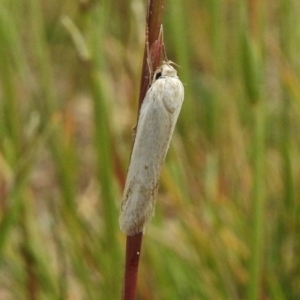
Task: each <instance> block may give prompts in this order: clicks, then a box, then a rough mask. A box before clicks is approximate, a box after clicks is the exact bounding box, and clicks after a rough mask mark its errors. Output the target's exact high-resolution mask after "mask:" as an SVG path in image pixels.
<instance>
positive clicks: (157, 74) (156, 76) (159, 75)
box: [155, 72, 161, 80]
mask: <svg viewBox="0 0 300 300" xmlns="http://www.w3.org/2000/svg"><path fill="white" fill-rule="evenodd" d="M160 77H161V72H157V73H156V75H155V80H157V79H158V78H160Z"/></svg>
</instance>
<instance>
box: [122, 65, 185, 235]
mask: <svg viewBox="0 0 300 300" xmlns="http://www.w3.org/2000/svg"><path fill="white" fill-rule="evenodd" d="M183 99H184V88H183V85H182V83H181V81H180V80H179V78H178V76H177V71H176V70H175V69H174V68H173V67H172V66H171V64H170V63H169V62H164V63H163V64H162V65H161V66H160V67H159V68H158V69H157V70H156V71H155V73H154V75H153V80H152V84H151V86H150V88H149V90H148V91H147V93H146V96H145V99H144V101H143V103H142V106H141V109H140V114H139V118H138V124H137V128H136V135H135V142H134V146H133V149H132V153H131V158H130V164H129V168H128V173H127V178H126V183H125V189H124V193H123V201H122V205H121V213H120V217H119V223H120V228H121V230H122V231H124V232H125V233H126V234H127V235H134V234H136V233H139V232H144V230H145V225H146V224H147V223H148V222H149V221H150V219H151V218H152V217H153V215H154V208H155V202H156V196H157V192H158V187H159V178H160V173H161V169H162V166H163V163H164V160H165V157H166V154H167V151H168V148H169V144H170V141H171V137H172V135H173V131H174V127H175V124H176V122H177V119H178V115H179V113H180V110H181V106H182V103H183Z"/></svg>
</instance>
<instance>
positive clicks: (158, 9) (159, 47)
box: [122, 0, 165, 300]
mask: <svg viewBox="0 0 300 300" xmlns="http://www.w3.org/2000/svg"><path fill="white" fill-rule="evenodd" d="M164 4H165V0H148V5H147V18H146V40H145V50H144V59H143V67H142V74H141V85H140V95H139V106H138V113H137V116H139V111H140V108H141V105H142V102H143V100H144V98H145V95H146V93H147V90H148V88H149V83H150V75H151V74H150V70H149V62H150V64H151V68H152V70H151V71H153V70H156V68H157V67H158V66H159V64H160V63H161V61H162V58H163V36H162V31H161V28H162V19H163V11H164ZM160 33H161V34H160ZM148 50H149V51H148ZM149 52H150V53H149ZM142 237H143V233H142V232H140V233H138V234H136V235H134V236H127V240H126V263H125V274H124V281H123V290H122V300H134V299H135V294H136V285H137V275H138V267H139V259H140V255H141V245H142Z"/></svg>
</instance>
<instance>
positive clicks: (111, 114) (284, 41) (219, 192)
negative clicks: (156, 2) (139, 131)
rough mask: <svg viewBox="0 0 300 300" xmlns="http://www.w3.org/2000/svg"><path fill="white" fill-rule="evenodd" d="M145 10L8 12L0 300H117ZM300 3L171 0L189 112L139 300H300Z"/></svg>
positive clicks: (121, 5) (2, 93)
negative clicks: (123, 200) (122, 218)
mask: <svg viewBox="0 0 300 300" xmlns="http://www.w3.org/2000/svg"><path fill="white" fill-rule="evenodd" d="M145 2H146V1H142V0H132V1H129V0H125V1H124V0H123V1H121V0H117V1H109V0H103V1H97V0H94V1H92V0H91V2H89V0H86V1H85V0H81V1H80V0H78V1H75V0H73V1H71V0H64V1H61V0H52V1H47V0H27V1H20V0H1V1H0V205H1V222H0V263H1V265H0V266H1V267H0V298H1V299H4V300H8V299H18V300H19V299H20V300H22V299H33V300H35V299H39V300H40V299H62V300H64V299H70V300H71V299H72V300H73V299H74V300H77V299H80V300H81V299H120V293H121V286H122V277H123V269H124V251H125V235H124V234H123V233H122V232H120V230H119V226H118V214H119V207H120V203H121V198H122V189H123V185H124V180H125V177H126V170H127V166H128V162H129V157H130V151H131V146H132V127H133V126H134V125H135V123H136V115H137V98H138V93H139V84H140V74H141V66H142V57H143V51H144V39H145V36H144V32H145V15H146V3H145ZM299 15H300V2H299V1H298V0H275V1H274V0H265V1H256V0H248V1H247V0H223V1H220V0H201V1H200V0H187V1H179V0H173V1H166V7H165V18H164V35H165V44H166V49H167V53H168V58H169V59H170V60H172V61H174V62H176V63H177V64H179V65H180V68H178V74H179V77H180V78H181V80H182V82H183V83H184V86H185V102H184V107H183V110H182V113H181V115H180V117H179V121H178V124H177V127H176V130H175V133H174V136H173V139H172V142H171V147H170V149H169V153H168V155H167V159H166V163H165V166H164V169H163V172H162V178H161V184H160V190H159V195H158V200H157V205H156V215H155V217H154V219H153V220H152V222H151V223H150V224H149V225H148V226H147V230H146V234H145V236H144V241H143V247H142V255H141V262H140V270H139V278H138V295H137V299H143V300H148V299H149V300H150V299H159V300H161V299H172V300H176V299H181V300H182V299H188V300H195V299H203V300H206V299H207V300H219V299H220V300H221V299H222V300H223V299H230V300H240V299H249V300H251V299H253V300H254V299H261V300H269V299H275V300H282V299H288V300H294V299H300V255H299V253H300V234H299V233H300V200H299V196H300V155H299V154H300V78H299V67H300V55H299V53H300V21H299Z"/></svg>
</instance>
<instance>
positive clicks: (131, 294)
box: [122, 232, 143, 300]
mask: <svg viewBox="0 0 300 300" xmlns="http://www.w3.org/2000/svg"><path fill="white" fill-rule="evenodd" d="M142 238H143V233H142V232H140V233H138V234H136V235H133V236H127V240H126V262H125V276H124V285H123V292H122V299H124V300H133V299H134V298H135V293H136V283H137V274H138V268H139V258H140V254H141V245H142Z"/></svg>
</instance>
